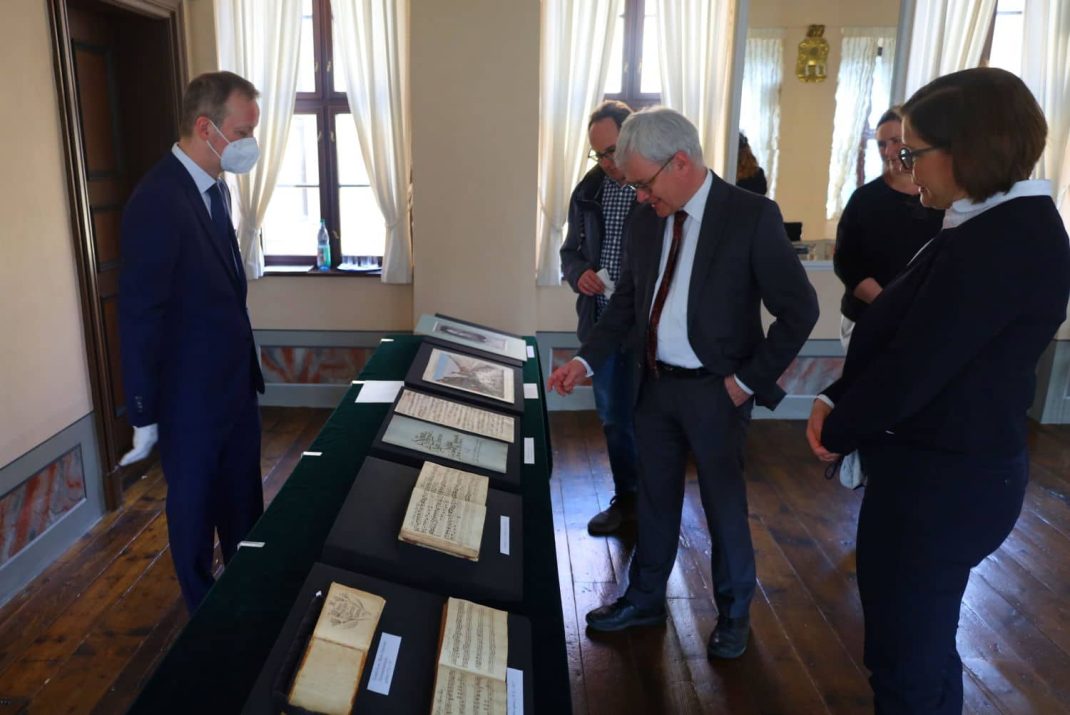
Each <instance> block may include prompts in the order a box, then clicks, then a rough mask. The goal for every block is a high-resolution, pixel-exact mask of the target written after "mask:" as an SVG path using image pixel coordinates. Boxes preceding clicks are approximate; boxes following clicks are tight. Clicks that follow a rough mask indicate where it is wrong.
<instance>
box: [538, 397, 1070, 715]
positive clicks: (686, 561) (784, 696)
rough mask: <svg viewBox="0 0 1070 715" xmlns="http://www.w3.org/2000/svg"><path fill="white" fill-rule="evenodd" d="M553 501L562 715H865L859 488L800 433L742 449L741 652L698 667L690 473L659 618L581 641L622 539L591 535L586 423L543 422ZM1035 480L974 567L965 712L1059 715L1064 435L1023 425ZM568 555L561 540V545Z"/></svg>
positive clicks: (1068, 591) (699, 521)
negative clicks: (835, 475) (745, 635)
mask: <svg viewBox="0 0 1070 715" xmlns="http://www.w3.org/2000/svg"><path fill="white" fill-rule="evenodd" d="M550 425H551V433H552V440H553V446H554V476H555V479H554V481H553V483H552V492H551V493H552V495H553V506H554V511H555V514H554V519H555V524H556V525H557V533H558V544H557V553H558V562H559V569H560V579H561V586H562V603H563V606H564V611H565V628H566V631H567V633H568V637H569V666H570V670H571V673H572V696H573V707H574V711H575V712H576V713H577V715H586V714H589V715H601V714H603V713H605V714H607V715H609V714H616V713H625V712H626V713H739V714H741V715H746V714H750V713H762V714H767V713H791V714H795V713H807V714H808V713H830V714H839V713H845V714H850V713H869V712H872V705H871V700H870V691H869V686H868V683H867V680H866V677H867V673H866V671H865V669H864V667H863V666H862V611H861V606H860V605H859V602H858V592H857V587H856V583H855V564H854V540H855V524H856V522H857V518H858V508H859V505H860V503H861V493H860V492H851V491H849V490H847V489H844V488H843V487H841V486H840V485H839V484H838V483H832V482H828V481H826V480H825V479H824V478H823V471H824V470H823V466H822V465H819V464H818V463H817V462H816V461H815V460H814V459H813V457H812V456H811V455H810V454H809V450H808V449H807V447H806V440H805V438H804V434H803V431H804V425H803V423H801V422H782V421H759V422H755V423H753V425H752V426H751V431H750V435H749V439H748V444H747V469H746V471H747V482H748V496H749V501H750V512H751V513H750V523H751V534H752V537H753V539H754V546H755V551H756V553H757V560H758V590H757V593H756V595H755V599H754V602H753V605H752V607H751V626H752V637H751V644H750V648H749V650H748V651H747V653H746V654H745V655H744V656H743V658H741V659H740V660H738V661H735V662H729V663H716V664H711V663H709V662H707V660H706V655H705V645H706V639H707V637H708V636H709V633H710V631H711V630H712V628H713V625H714V624H715V623H716V616H717V614H716V609H715V608H714V605H713V599H712V596H711V579H710V564H709V553H710V540H709V534H708V532H707V530H706V527H705V519H704V516H703V512H702V506H701V503H700V501H699V495H698V485H697V482H695V480H694V474H693V472H692V473H690V474H689V475H688V481H687V486H686V498H685V504H684V515H683V523H682V527H681V534H680V550H679V553H678V556H677V561H676V565H675V568H674V570H673V573H672V576H671V577H670V580H669V590H668V608H669V616H670V617H669V622H668V624H667V625H666V626H665V627H663V628H660V627H659V628H648V629H633V630H632V631H629V632H626V633H621V634H608V635H606V634H595V633H586V632H585V629H584V628H583V623H584V614H585V613H586V612H587V611H588V610H590V609H591V608H594V607H596V606H598V605H601V603H603V602H604V601H607V600H611V599H612V598H614V597H615V596H616V595H618V592H619V590H620V588H621V584H622V583H623V579H622V574H623V573H624V571H625V568H626V563H627V559H628V555H629V554H630V552H631V550H632V548H633V546H634V533H624V534H622V535H621V536H620V537H610V538H608V539H605V538H601V539H599V538H594V537H591V536H588V535H587V533H586V529H585V523H586V520H587V519H588V518H590V516H591V515H593V514H594V513H596V512H597V511H599V510H600V509H602V508H605V507H606V506H607V505H608V503H609V499H610V497H611V496H612V494H613V484H612V478H611V474H610V471H609V465H608V462H607V460H606V458H605V447H604V440H603V438H602V433H601V429H600V427H599V425H598V422H597V420H596V418H595V416H594V414H593V413H589V412H574V413H567V412H562V413H555V414H553V415H551V418H550ZM1030 442H1031V444H1030V447H1031V455H1032V465H1031V469H1032V481H1031V484H1030V486H1029V492H1028V495H1027V497H1026V504H1025V508H1024V510H1023V513H1022V517H1021V519H1020V520H1019V522H1018V525H1017V527H1016V528H1015V530H1014V533H1013V534H1012V535H1011V537H1010V538H1008V539H1007V542H1006V543H1005V544H1004V545H1003V547H1002V548H1000V549H999V551H997V552H996V553H995V554H993V555H992V556H991V557H989V558H988V559H986V560H985V561H984V562H983V563H982V564H981V565H980V566H979V567H978V568H977V569H976V570H975V572H974V574H973V576H972V578H971V580H970V585H969V588H968V589H967V592H966V598H965V602H964V605H963V609H962V616H961V619H960V630H959V650H960V652H961V654H962V659H963V662H964V665H965V668H966V675H965V691H966V709H965V712H968V713H976V714H981V713H986V714H987V713H1003V714H1004V715H1032V714H1034V713H1035V714H1038V715H1039V714H1044V715H1048V714H1049V713H1066V712H1070V639H1068V636H1070V618H1068V616H1070V614H1068V613H1067V611H1068V610H1070V607H1068V603H1070V602H1068V601H1067V598H1066V597H1067V596H1068V595H1070V568H1068V564H1070V427H1040V426H1037V425H1033V426H1032V429H1031V433H1030ZM562 542H564V543H562Z"/></svg>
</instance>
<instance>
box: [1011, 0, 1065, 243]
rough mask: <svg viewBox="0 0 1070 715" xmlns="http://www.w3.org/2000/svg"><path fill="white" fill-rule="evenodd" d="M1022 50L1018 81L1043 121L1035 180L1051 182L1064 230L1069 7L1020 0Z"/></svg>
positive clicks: (1056, 1)
mask: <svg viewBox="0 0 1070 715" xmlns="http://www.w3.org/2000/svg"><path fill="white" fill-rule="evenodd" d="M1022 49H1023V57H1022V79H1023V80H1025V82H1026V84H1028V85H1029V88H1030V89H1031V90H1033V95H1034V96H1035V97H1036V98H1037V100H1038V101H1039V102H1040V107H1041V109H1043V110H1044V116H1045V117H1046V118H1047V120H1048V143H1047V146H1046V147H1045V149H1044V155H1043V156H1042V157H1041V159H1040V164H1039V165H1038V166H1037V172H1036V173H1037V178H1039V179H1048V180H1050V181H1051V182H1052V187H1053V189H1054V191H1055V204H1056V206H1058V207H1059V213H1060V214H1062V217H1063V223H1065V224H1066V225H1067V226H1068V227H1070V3H1067V2H1066V1H1065V0H1026V3H1025V37H1024V41H1023V43H1022Z"/></svg>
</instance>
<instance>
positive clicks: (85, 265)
mask: <svg viewBox="0 0 1070 715" xmlns="http://www.w3.org/2000/svg"><path fill="white" fill-rule="evenodd" d="M101 2H103V3H106V4H109V5H114V6H116V7H119V8H122V9H124V10H129V11H131V12H134V13H136V14H138V15H143V16H146V17H151V18H154V19H159V20H166V21H168V23H169V25H170V28H169V29H170V35H171V49H172V53H173V59H174V63H173V67H174V68H175V77H174V87H175V93H176V96H175V106H176V107H180V106H181V99H182V97H181V93H182V89H183V88H184V87H185V86H186V81H187V77H188V70H187V65H186V47H185V34H186V33H185V24H184V22H183V12H182V10H183V8H182V5H183V2H184V0H101ZM48 15H49V25H50V27H51V40H52V61H53V69H54V70H55V72H54V75H55V78H56V92H57V99H58V100H59V110H60V111H59V114H60V127H61V134H62V138H63V156H64V159H65V162H64V174H65V178H66V181H67V200H68V203H69V205H70V221H71V233H72V235H73V238H74V253H75V263H76V266H77V271H78V287H79V297H80V300H81V304H82V326H83V330H84V333H85V344H86V359H87V361H88V364H89V384H90V392H91V395H92V400H93V421H94V424H95V427H96V433H97V443H98V446H99V454H100V457H101V470H100V471H101V474H103V475H104V477H103V479H104V504H105V506H106V507H107V508H108V509H116V508H118V507H119V506H120V505H121V504H122V480H123V475H124V471H125V470H124V469H122V468H120V467H118V466H117V465H115V464H108V463H107V462H110V461H111V457H110V455H111V454H112V452H113V448H114V446H115V445H116V440H117V436H116V435H115V434H113V432H114V430H113V427H112V422H111V419H110V418H109V417H110V416H108V415H106V414H105V411H106V409H107V408H108V407H109V400H110V399H111V398H110V395H108V394H107V389H106V386H107V384H108V374H107V372H108V355H107V350H106V346H105V329H104V315H103V311H102V310H101V308H100V303H99V301H98V300H97V299H96V296H97V289H98V285H97V271H96V262H97V259H96V251H95V250H94V248H95V247H94V245H93V226H92V220H93V219H92V215H91V214H90V210H89V192H88V187H87V181H86V166H85V159H84V153H83V150H82V149H83V147H82V133H81V125H82V122H81V117H80V116H79V108H78V90H77V86H76V84H75V74H74V56H73V53H72V51H71V37H70V23H69V19H68V16H67V0H49V2H48Z"/></svg>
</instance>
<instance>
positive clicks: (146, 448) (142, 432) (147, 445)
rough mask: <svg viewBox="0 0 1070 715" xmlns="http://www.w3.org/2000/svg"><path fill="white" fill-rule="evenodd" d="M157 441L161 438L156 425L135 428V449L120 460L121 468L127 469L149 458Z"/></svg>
mask: <svg viewBox="0 0 1070 715" xmlns="http://www.w3.org/2000/svg"><path fill="white" fill-rule="evenodd" d="M157 439H159V437H158V435H157V433H156V425H145V426H144V427H135V428H134V448H133V449H131V450H130V451H129V452H127V453H126V454H124V455H123V458H122V459H120V460H119V466H120V467H125V466H126V465H128V464H133V463H134V462H137V461H140V460H142V459H144V458H145V457H147V456H149V452H151V451H152V446H153V445H154V444H156V440H157Z"/></svg>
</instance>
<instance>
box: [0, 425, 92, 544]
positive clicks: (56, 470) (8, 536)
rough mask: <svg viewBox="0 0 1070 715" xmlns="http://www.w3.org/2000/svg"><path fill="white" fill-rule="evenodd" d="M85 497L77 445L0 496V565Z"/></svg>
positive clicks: (80, 454) (83, 472)
mask: <svg viewBox="0 0 1070 715" xmlns="http://www.w3.org/2000/svg"><path fill="white" fill-rule="evenodd" d="M85 498H86V494H85V470H84V469H83V465H82V448H81V447H80V446H79V447H75V448H74V449H72V450H71V451H69V452H67V453H66V454H64V455H63V456H62V457H60V458H59V459H57V460H55V461H54V462H52V463H51V464H49V465H48V466H46V467H45V468H44V469H42V470H40V471H39V472H37V473H36V474H34V475H32V476H31V477H30V478H29V479H27V480H26V481H24V482H22V483H21V484H19V485H18V486H17V487H15V488H14V489H12V490H11V491H9V492H8V493H7V494H4V495H3V496H2V497H0V565H3V564H4V563H6V562H7V561H8V560H10V559H11V558H12V557H13V556H15V555H17V554H18V553H19V552H20V551H22V550H23V549H25V548H26V547H27V546H29V545H30V543H32V542H33V541H34V539H36V538H37V537H39V536H40V535H41V534H43V533H45V532H46V531H48V529H49V528H50V527H51V526H52V525H53V524H55V523H56V522H57V521H59V519H60V517H62V516H63V515H64V514H66V513H67V512H69V511H70V510H71V509H73V508H74V507H75V506H77V505H78V504H80V503H81V502H83V501H85Z"/></svg>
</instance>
